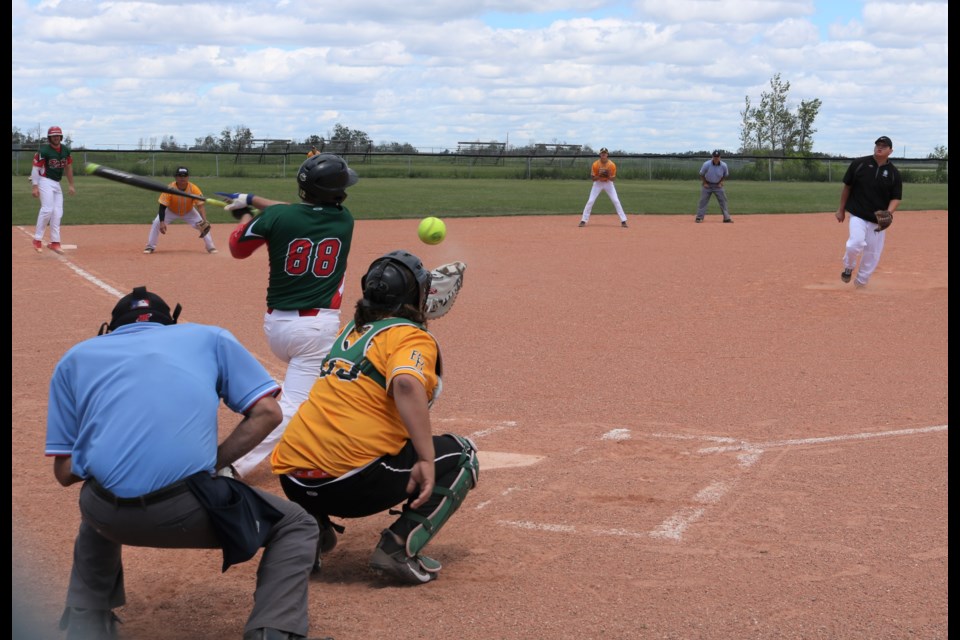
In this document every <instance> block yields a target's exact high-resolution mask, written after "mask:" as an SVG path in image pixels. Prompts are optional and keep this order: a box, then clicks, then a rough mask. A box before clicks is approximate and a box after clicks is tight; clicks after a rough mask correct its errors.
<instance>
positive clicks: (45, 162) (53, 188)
mask: <svg viewBox="0 0 960 640" xmlns="http://www.w3.org/2000/svg"><path fill="white" fill-rule="evenodd" d="M64 175H66V176H67V182H68V183H69V184H70V195H73V194H75V193H76V192H77V190H76V188H75V187H74V185H73V158H72V157H71V156H70V147H68V146H67V145H65V144H63V131H62V130H61V129H60V127H50V128H49V129H47V143H46V144H41V145H40V149H39V150H38V151H37V152H36V153H35V154H34V156H33V169H32V170H31V171H30V182H32V183H33V197H34V198H39V199H40V212H39V213H38V214H37V226H36V230H35V231H34V234H33V248H34V249H36V250H37V253H40V252H41V251H43V234H44V232H45V231H46V229H47V226H49V227H50V244H48V245H47V248H48V249H50V250H51V251H55V252H57V253H63V250H62V249H61V247H60V220H61V219H62V218H63V188H62V187H61V186H60V181H61V180H63V176H64Z"/></svg>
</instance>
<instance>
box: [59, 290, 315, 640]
mask: <svg viewBox="0 0 960 640" xmlns="http://www.w3.org/2000/svg"><path fill="white" fill-rule="evenodd" d="M179 314H180V305H177V307H176V309H175V310H174V311H173V312H172V313H171V311H170V307H169V305H167V303H166V302H164V301H163V299H162V298H160V296H158V295H156V294H154V293H151V292H149V291H147V290H146V288H145V287H137V288H135V289H134V290H133V292H132V293H130V294H128V295H126V296H124V297H123V298H121V299H120V301H119V302H118V303H117V305H116V306H115V307H114V309H113V313H112V315H111V319H110V323H109V324H107V323H104V324H103V325H102V326H101V328H100V334H99V335H98V336H97V337H95V338H90V339H88V340H85V341H83V342H81V343H79V344H77V345H75V346H74V347H72V348H71V349H70V350H69V351H67V353H66V354H65V355H64V356H63V358H61V360H60V362H59V363H58V364H57V366H56V368H55V369H54V372H53V377H52V379H51V381H50V395H49V400H48V411H47V439H46V448H45V453H46V455H47V456H50V457H52V458H53V473H54V475H55V476H56V479H57V480H58V481H59V482H60V484H61V485H63V486H65V487H66V486H69V485H72V484H74V483H78V482H83V487H82V488H81V489H80V514H81V522H80V530H79V531H78V533H77V537H76V541H75V543H74V551H73V568H72V570H71V572H70V584H69V587H68V590H67V599H66V608H65V610H64V614H63V617H62V619H61V622H60V626H61V628H62V629H65V630H66V631H67V638H68V640H75V639H76V640H80V639H81V638H84V639H85V638H97V639H100V638H115V637H116V622H117V621H118V619H117V617H116V616H115V615H114V613H113V611H112V610H113V609H114V608H116V607H119V606H122V605H123V604H124V603H125V602H126V594H125V591H124V582H123V565H122V562H121V549H122V547H123V545H131V546H138V547H157V548H168V549H188V548H189V549H217V548H219V549H222V550H223V558H224V562H223V570H224V571H226V569H227V567H228V566H230V564H233V563H235V562H242V561H244V560H248V559H250V558H252V557H253V555H254V554H255V553H256V552H257V550H258V549H259V548H260V547H264V548H265V549H266V551H265V552H264V554H263V556H262V558H261V561H260V568H259V570H258V571H257V586H256V591H255V593H254V605H253V610H252V612H251V613H250V617H249V618H248V620H247V623H246V626H245V627H244V634H243V638H244V640H251V639H274V638H276V639H280V640H289V639H296V638H304V637H305V636H306V634H307V627H308V612H307V588H308V583H309V576H310V570H311V567H312V566H313V559H314V554H315V551H316V546H317V540H318V537H319V531H318V529H317V523H316V521H315V520H314V519H313V518H312V517H311V516H309V515H308V514H307V513H306V512H305V511H304V510H303V509H302V508H301V507H299V506H298V505H296V504H294V503H292V502H289V501H287V500H284V499H282V498H280V497H279V496H276V495H273V494H270V493H267V492H265V491H260V490H258V489H254V488H252V487H249V486H247V485H246V484H243V483H241V482H238V481H236V480H233V479H230V478H223V477H217V476H214V472H215V471H216V470H217V469H221V468H224V467H226V466H228V465H229V464H230V463H231V462H233V461H234V460H236V459H237V458H239V457H240V456H241V455H243V454H244V453H246V452H247V451H249V450H250V449H252V448H253V447H254V445H256V444H257V443H258V442H260V441H261V440H262V439H263V438H264V437H265V436H266V435H267V434H268V433H270V432H271V431H272V430H273V429H274V428H275V427H276V426H277V425H278V424H279V423H280V420H281V419H282V415H281V411H280V406H279V404H278V402H277V400H276V399H275V396H276V395H277V393H278V392H279V385H278V384H277V383H276V381H275V380H273V378H271V377H270V375H269V374H268V373H267V371H266V370H265V369H264V368H263V366H262V365H261V364H260V363H259V362H258V361H257V360H256V359H255V358H254V357H253V355H251V354H250V353H249V352H248V351H247V350H246V349H245V348H244V347H243V346H242V345H241V344H240V343H239V342H238V341H237V339H236V338H235V337H234V336H233V335H232V334H231V333H230V332H229V331H227V330H226V329H222V328H219V327H214V326H208V325H201V324H191V323H187V324H179V325H178V324H177V317H178V316H179ZM221 398H222V399H223V402H224V404H226V406H227V407H229V408H230V409H232V410H233V411H234V412H236V413H238V414H242V415H243V419H242V420H241V421H240V423H239V424H238V425H237V426H236V428H235V429H234V430H233V431H232V432H231V433H230V435H228V436H227V437H226V438H225V439H224V440H223V442H222V443H220V444H219V445H218V444H217V439H218V434H217V410H218V408H219V405H220V399H221ZM183 633H184V636H185V637H187V636H190V637H195V636H196V635H197V634H198V633H200V631H199V630H194V631H192V632H191V631H189V630H186V629H184V631H183Z"/></svg>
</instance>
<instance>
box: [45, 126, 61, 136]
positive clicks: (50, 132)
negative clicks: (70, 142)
mask: <svg viewBox="0 0 960 640" xmlns="http://www.w3.org/2000/svg"><path fill="white" fill-rule="evenodd" d="M50 136H60V137H61V138H62V137H63V131H62V130H61V129H60V127H50V128H49V129H47V137H48V138H49V137H50Z"/></svg>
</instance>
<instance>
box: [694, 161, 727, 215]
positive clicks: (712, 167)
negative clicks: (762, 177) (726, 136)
mask: <svg viewBox="0 0 960 640" xmlns="http://www.w3.org/2000/svg"><path fill="white" fill-rule="evenodd" d="M729 175H730V169H729V168H728V167H727V163H726V162H724V161H723V160H721V159H720V151H719V150H717V151H714V152H713V156H712V157H711V158H710V159H709V160H707V161H706V162H704V163H703V166H702V167H700V182H701V187H700V203H699V204H698V205H697V217H696V219H695V220H694V222H703V217H704V216H705V215H707V204H709V202H710V196H717V202H718V203H720V212H721V213H723V221H724V222H733V218H731V217H730V210H729V209H727V194H726V192H724V190H723V181H724V180H726V179H727V176H729Z"/></svg>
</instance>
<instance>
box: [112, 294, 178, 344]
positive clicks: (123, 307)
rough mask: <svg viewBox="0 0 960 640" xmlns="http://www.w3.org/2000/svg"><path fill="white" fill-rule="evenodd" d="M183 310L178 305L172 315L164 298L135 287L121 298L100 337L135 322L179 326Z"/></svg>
mask: <svg viewBox="0 0 960 640" xmlns="http://www.w3.org/2000/svg"><path fill="white" fill-rule="evenodd" d="M181 309H182V307H181V306H180V305H179V304H178V305H177V307H176V308H175V309H174V310H173V313H170V305H168V304H167V303H166V302H164V300H163V298H161V297H160V296H158V295H157V294H155V293H151V292H149V291H147V288H146V287H135V288H134V289H133V291H132V292H130V293H128V294H127V295H125V296H123V297H122V298H120V301H119V302H118V303H117V304H116V306H115V307H114V308H113V312H112V313H111V314H110V324H107V323H104V324H103V325H102V326H101V327H100V334H99V335H103V334H104V333H109V332H111V331H113V330H114V329H116V328H117V327H122V326H123V325H125V324H130V323H133V322H158V323H160V324H177V318H179V317H180V311H181Z"/></svg>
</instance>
